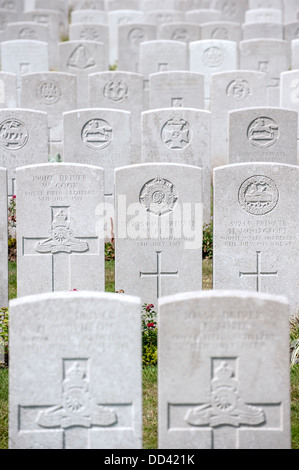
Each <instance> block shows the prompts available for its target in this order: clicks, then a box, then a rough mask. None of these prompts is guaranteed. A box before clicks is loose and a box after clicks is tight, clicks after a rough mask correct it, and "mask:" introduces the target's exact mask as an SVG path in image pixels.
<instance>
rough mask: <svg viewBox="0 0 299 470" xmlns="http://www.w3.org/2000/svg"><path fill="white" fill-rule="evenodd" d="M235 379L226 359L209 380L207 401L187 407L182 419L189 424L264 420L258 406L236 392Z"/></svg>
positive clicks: (243, 422) (253, 423) (251, 424)
mask: <svg viewBox="0 0 299 470" xmlns="http://www.w3.org/2000/svg"><path fill="white" fill-rule="evenodd" d="M238 385H239V383H238V380H237V379H236V378H235V377H234V373H233V370H232V369H231V368H230V367H229V366H228V364H227V363H226V362H224V361H223V362H222V363H221V364H220V365H219V367H218V368H217V369H216V371H215V376H214V378H213V379H212V380H211V398H210V401H209V402H208V403H205V404H202V405H200V406H198V407H197V408H195V409H190V410H189V411H188V412H187V414H186V416H185V421H186V422H187V423H188V424H189V425H191V426H211V427H216V426H233V427H239V426H241V425H246V426H258V425H261V424H263V423H265V413H264V410H263V409H262V408H260V407H256V406H252V405H247V404H245V403H244V402H243V401H242V399H241V397H240V395H239V392H238Z"/></svg>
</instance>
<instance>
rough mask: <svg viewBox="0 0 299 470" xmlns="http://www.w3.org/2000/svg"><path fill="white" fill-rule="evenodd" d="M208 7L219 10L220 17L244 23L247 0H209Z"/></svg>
mask: <svg viewBox="0 0 299 470" xmlns="http://www.w3.org/2000/svg"><path fill="white" fill-rule="evenodd" d="M210 8H214V9H216V10H221V13H222V15H221V19H222V20H224V21H236V22H237V23H241V24H242V23H244V20H245V12H246V11H247V10H248V0H238V1H236V0H211V1H210Z"/></svg>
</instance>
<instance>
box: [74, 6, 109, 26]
mask: <svg viewBox="0 0 299 470" xmlns="http://www.w3.org/2000/svg"><path fill="white" fill-rule="evenodd" d="M76 23H96V24H106V23H107V13H106V12H105V11H103V10H95V9H93V8H89V9H80V10H73V11H72V12H71V24H76Z"/></svg>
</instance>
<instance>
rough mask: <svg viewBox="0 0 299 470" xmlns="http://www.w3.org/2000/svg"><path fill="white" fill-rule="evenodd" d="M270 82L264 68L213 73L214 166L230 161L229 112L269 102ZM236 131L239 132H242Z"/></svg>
mask: <svg viewBox="0 0 299 470" xmlns="http://www.w3.org/2000/svg"><path fill="white" fill-rule="evenodd" d="M266 85H267V82H266V75H265V74H264V73H261V72H253V71H247V70H234V71H231V72H221V73H216V74H213V75H212V77H211V113H212V139H211V145H212V147H211V158H212V167H216V166H220V165H226V164H227V163H228V136H229V132H228V131H229V128H228V112H229V111H230V110H234V109H238V108H247V107H248V108H249V107H253V106H261V105H262V104H264V105H265V106H267V102H266V90H267V88H266ZM234 131H235V132H237V134H238V136H239V132H238V131H237V130H236V129H234Z"/></svg>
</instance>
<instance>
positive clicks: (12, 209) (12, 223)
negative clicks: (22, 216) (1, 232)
mask: <svg viewBox="0 0 299 470" xmlns="http://www.w3.org/2000/svg"><path fill="white" fill-rule="evenodd" d="M8 226H9V227H11V228H16V226H17V217H16V196H12V198H11V199H10V201H9V206H8Z"/></svg>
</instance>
